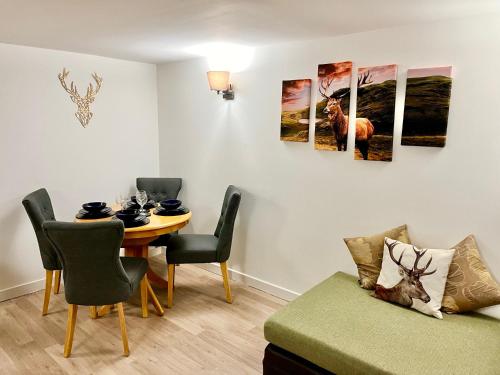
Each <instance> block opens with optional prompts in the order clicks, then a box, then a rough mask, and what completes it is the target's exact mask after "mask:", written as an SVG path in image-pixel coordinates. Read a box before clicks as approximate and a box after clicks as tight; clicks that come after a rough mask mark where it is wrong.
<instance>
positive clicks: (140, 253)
mask: <svg viewBox="0 0 500 375" xmlns="http://www.w3.org/2000/svg"><path fill="white" fill-rule="evenodd" d="M148 248H149V246H148V245H138V246H126V247H125V256H128V257H143V258H146V259H147V258H148ZM148 280H149V282H150V283H151V284H153V285H154V286H156V287H159V288H163V289H166V288H167V285H168V283H167V280H165V279H164V278H162V277H161V276H160V275H158V274H157V273H156V272H154V271H153V270H152V269H151V267H149V266H148Z"/></svg>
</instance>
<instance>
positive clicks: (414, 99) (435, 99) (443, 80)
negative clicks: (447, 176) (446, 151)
mask: <svg viewBox="0 0 500 375" xmlns="http://www.w3.org/2000/svg"><path fill="white" fill-rule="evenodd" d="M450 93H451V78H450V77H444V76H429V77H420V78H408V80H407V83H406V99H405V109H404V117H403V134H402V138H401V144H402V145H405V146H427V147H444V145H445V143H446V128H447V126H448V109H449V105H450Z"/></svg>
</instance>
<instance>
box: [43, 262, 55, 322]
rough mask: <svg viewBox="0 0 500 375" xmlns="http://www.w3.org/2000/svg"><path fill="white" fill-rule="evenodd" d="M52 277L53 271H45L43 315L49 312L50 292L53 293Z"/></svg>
mask: <svg viewBox="0 0 500 375" xmlns="http://www.w3.org/2000/svg"><path fill="white" fill-rule="evenodd" d="M52 275H53V272H52V271H49V270H45V295H44V296H43V308H42V315H47V311H48V310H49V302H50V292H51V291H52Z"/></svg>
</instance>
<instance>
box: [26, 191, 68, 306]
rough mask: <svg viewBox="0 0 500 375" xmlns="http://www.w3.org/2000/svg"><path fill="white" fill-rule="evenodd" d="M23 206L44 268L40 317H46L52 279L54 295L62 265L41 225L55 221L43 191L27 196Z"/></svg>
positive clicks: (59, 280)
mask: <svg viewBox="0 0 500 375" xmlns="http://www.w3.org/2000/svg"><path fill="white" fill-rule="evenodd" d="M23 206H24V208H25V209H26V212H27V213H28V216H29V218H30V220H31V224H32V225H33V229H34V230H35V235H36V239H37V241H38V248H39V250H40V255H41V257H42V264H43V268H45V296H44V298H43V307H42V315H47V312H48V308H49V301H50V291H51V289H52V279H53V278H54V279H55V280H54V294H58V293H59V287H60V283H61V270H62V264H61V262H60V261H59V258H58V256H57V253H56V252H55V250H54V248H53V247H52V245H51V244H50V243H49V241H48V240H47V237H46V236H45V234H44V233H43V230H42V223H43V222H44V221H45V220H55V216H54V210H53V208H52V202H51V201H50V197H49V193H47V190H45V189H38V190H36V191H34V192H33V193H31V194H28V195H27V196H26V197H24V199H23Z"/></svg>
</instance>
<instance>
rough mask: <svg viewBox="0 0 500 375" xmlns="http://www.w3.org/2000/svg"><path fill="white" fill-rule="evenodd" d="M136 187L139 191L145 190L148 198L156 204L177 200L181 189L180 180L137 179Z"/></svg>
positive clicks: (165, 178) (162, 178) (160, 178)
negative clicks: (167, 200)
mask: <svg viewBox="0 0 500 375" xmlns="http://www.w3.org/2000/svg"><path fill="white" fill-rule="evenodd" d="M136 186H137V189H139V190H145V191H146V193H148V198H150V199H154V200H155V201H156V202H159V201H163V200H165V199H177V196H178V195H179V191H180V190H181V187H182V178H167V177H138V178H137V180H136Z"/></svg>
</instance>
